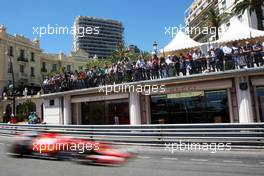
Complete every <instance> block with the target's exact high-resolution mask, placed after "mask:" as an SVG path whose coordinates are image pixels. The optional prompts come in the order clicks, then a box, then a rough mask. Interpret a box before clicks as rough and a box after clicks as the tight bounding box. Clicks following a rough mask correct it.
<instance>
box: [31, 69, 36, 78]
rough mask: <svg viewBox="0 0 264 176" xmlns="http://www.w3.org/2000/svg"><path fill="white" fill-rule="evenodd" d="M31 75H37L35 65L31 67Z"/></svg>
mask: <svg viewBox="0 0 264 176" xmlns="http://www.w3.org/2000/svg"><path fill="white" fill-rule="evenodd" d="M30 75H31V77H35V68H34V67H31V68H30Z"/></svg>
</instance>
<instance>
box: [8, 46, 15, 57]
mask: <svg viewBox="0 0 264 176" xmlns="http://www.w3.org/2000/svg"><path fill="white" fill-rule="evenodd" d="M8 55H9V56H14V55H13V47H12V46H10V47H9V51H8Z"/></svg>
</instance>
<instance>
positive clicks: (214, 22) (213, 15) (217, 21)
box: [208, 8, 222, 40]
mask: <svg viewBox="0 0 264 176" xmlns="http://www.w3.org/2000/svg"><path fill="white" fill-rule="evenodd" d="M221 21H222V18H221V16H220V15H219V12H218V11H216V10H214V9H213V8H211V9H210V10H209V13H208V22H209V26H210V27H213V28H215V39H216V40H218V39H219V31H218V30H219V27H220V26H221Z"/></svg>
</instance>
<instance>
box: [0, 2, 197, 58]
mask: <svg viewBox="0 0 264 176" xmlns="http://www.w3.org/2000/svg"><path fill="white" fill-rule="evenodd" d="M192 2H193V0H184V1H183V0H72V1H63V0H57V1H55V0H46V1H34V0H27V1H19V0H17V1H3V2H1V10H0V24H4V25H5V26H6V27H7V31H8V33H10V34H22V35H24V36H26V37H28V38H30V39H33V38H35V37H36V35H33V26H34V27H36V26H47V25H48V24H50V25H53V26H55V25H58V26H68V27H71V26H72V25H73V22H74V19H75V17H76V16H79V15H83V16H94V17H102V18H108V19H116V20H119V21H121V22H122V23H123V25H124V28H125V31H124V38H125V42H126V44H127V45H128V44H134V45H137V46H138V47H139V48H140V49H142V50H145V51H150V50H151V49H152V44H153V42H154V41H157V43H158V45H159V48H160V47H163V46H164V45H166V44H167V43H168V42H170V40H171V39H172V38H171V36H169V35H165V27H167V28H168V27H170V26H172V27H173V26H179V25H180V24H182V25H184V11H185V10H186V9H187V7H188V6H190V4H191V3H192ZM41 48H42V49H43V50H44V51H45V52H52V53H58V52H60V51H62V52H64V53H69V52H70V51H71V50H72V48H73V44H72V36H71V35H45V36H43V37H41Z"/></svg>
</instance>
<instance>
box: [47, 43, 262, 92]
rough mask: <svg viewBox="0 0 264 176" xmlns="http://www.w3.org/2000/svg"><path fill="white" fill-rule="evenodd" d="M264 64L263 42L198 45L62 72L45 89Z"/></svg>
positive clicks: (81, 86)
mask: <svg viewBox="0 0 264 176" xmlns="http://www.w3.org/2000/svg"><path fill="white" fill-rule="evenodd" d="M263 65H264V60H263V43H261V42H259V41H257V42H255V43H254V44H250V43H249V42H246V43H245V44H244V45H243V46H242V45H241V44H240V43H233V44H225V45H223V46H220V47H210V49H209V51H207V53H206V54H205V53H203V52H202V51H201V50H200V49H199V48H196V49H192V50H190V51H189V52H187V53H180V54H179V56H176V55H173V56H171V55H169V56H167V57H157V55H155V54H153V55H152V57H151V58H149V59H143V58H141V57H139V58H138V60H137V61H135V62H132V61H130V59H129V58H125V59H124V60H123V61H120V62H118V63H115V64H112V65H106V66H104V67H98V66H94V67H93V68H90V69H86V70H83V71H74V72H69V71H68V72H64V73H58V74H55V75H53V76H51V77H46V78H45V79H44V81H43V91H44V93H53V92H61V91H67V90H73V89H82V88H89V87H97V86H100V85H110V84H113V83H116V84H118V83H124V82H132V81H142V80H152V79H162V78H167V77H174V76H185V75H192V74H200V73H209V72H219V71H225V70H232V69H244V68H251V67H260V66H263Z"/></svg>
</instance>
